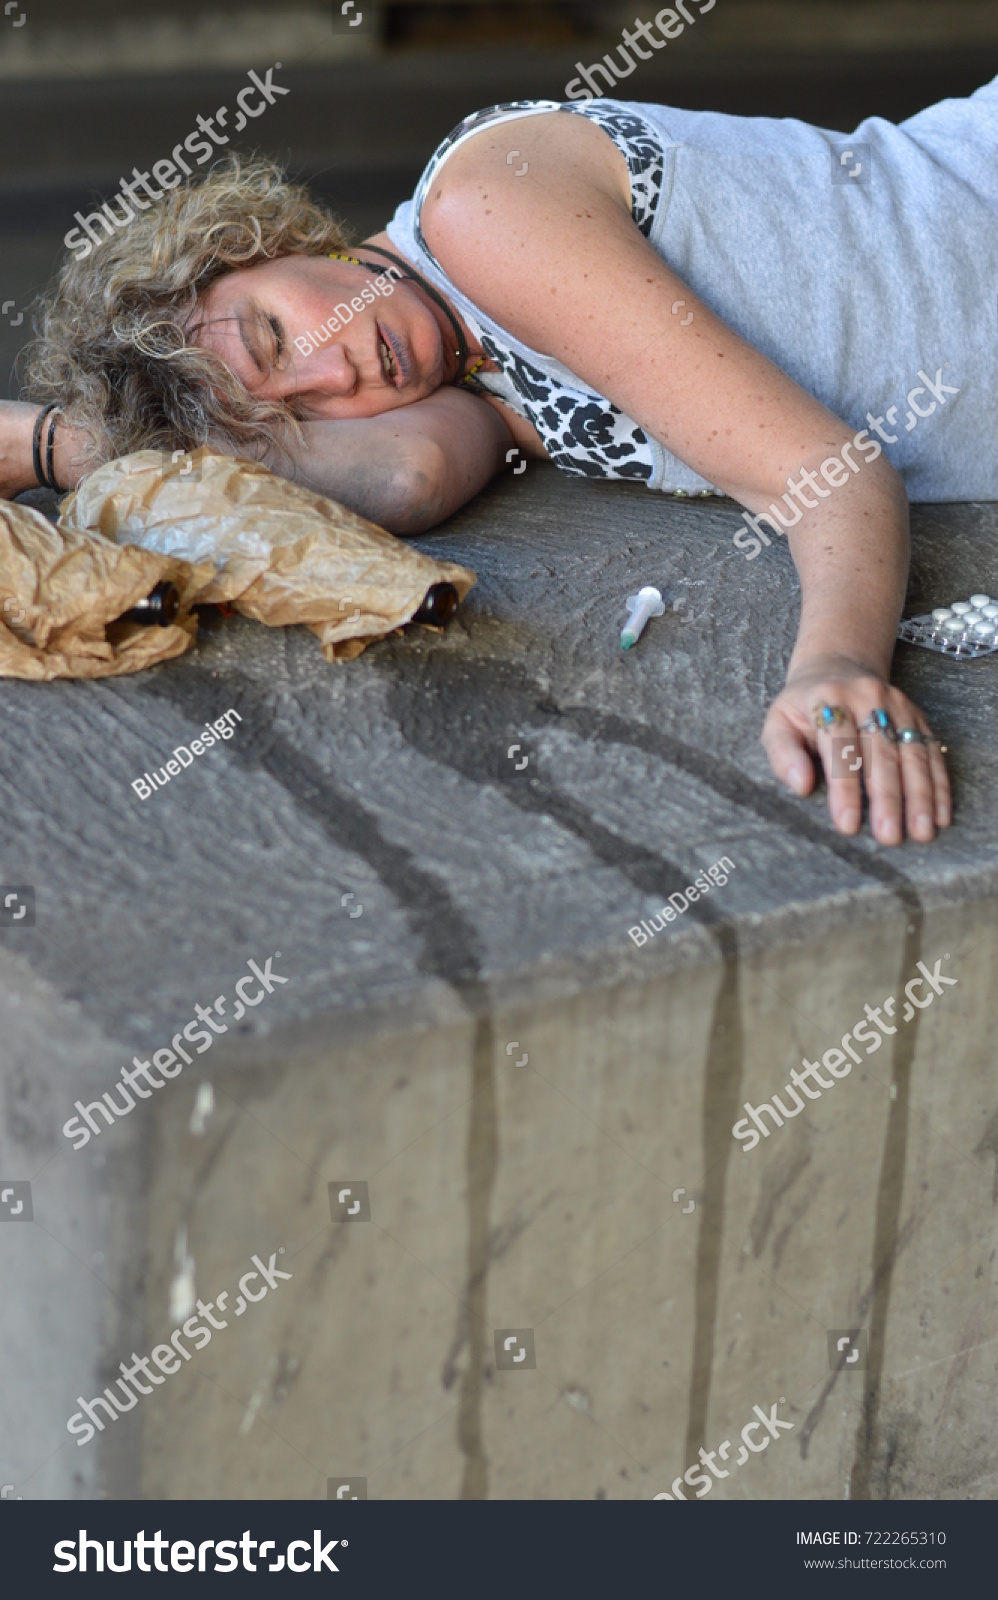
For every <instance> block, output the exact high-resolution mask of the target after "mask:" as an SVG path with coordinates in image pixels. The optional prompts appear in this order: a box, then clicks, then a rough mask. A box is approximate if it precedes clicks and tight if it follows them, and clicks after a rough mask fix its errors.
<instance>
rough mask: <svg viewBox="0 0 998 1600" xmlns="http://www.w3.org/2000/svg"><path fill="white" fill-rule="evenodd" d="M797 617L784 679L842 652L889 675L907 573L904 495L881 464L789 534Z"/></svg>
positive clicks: (900, 484)
mask: <svg viewBox="0 0 998 1600" xmlns="http://www.w3.org/2000/svg"><path fill="white" fill-rule="evenodd" d="M790 549H791V553H792V555H793V558H794V562H795V564H796V566H797V571H798V574H799V576H800V583H801V616H800V626H799V629H798V634H797V642H796V644H795V646H794V650H793V654H792V656H791V659H790V666H789V670H788V674H787V676H788V680H789V679H792V678H793V676H794V674H795V672H797V671H799V670H800V669H801V668H802V667H803V666H804V665H805V664H814V663H816V662H818V661H832V660H835V659H841V658H845V659H846V660H848V661H851V662H857V663H861V664H862V665H863V666H865V667H867V668H869V670H870V671H871V672H872V673H875V674H876V675H877V676H879V677H882V678H887V677H888V676H889V673H890V664H891V657H892V655H893V653H894V643H895V638H896V636H897V625H898V620H899V618H900V616H901V610H902V607H903V604H904V595H905V586H906V583H907V577H908V558H909V537H908V499H907V496H906V494H905V489H904V484H903V482H902V480H901V478H900V476H899V474H898V473H896V472H895V471H894V470H893V469H892V468H891V467H889V466H888V465H887V464H886V462H884V461H878V462H876V463H874V464H873V465H872V466H864V468H863V470H862V472H861V473H860V474H859V475H858V476H857V477H856V478H854V479H852V480H850V482H849V483H847V484H843V485H842V487H841V488H838V489H835V490H834V491H832V493H831V494H830V496H829V498H828V499H827V500H823V501H820V502H819V505H818V506H817V507H816V508H815V509H813V510H807V511H805V514H804V517H803V519H802V521H801V522H800V523H799V524H798V525H797V527H796V528H795V529H794V530H793V531H792V532H791V534H790Z"/></svg>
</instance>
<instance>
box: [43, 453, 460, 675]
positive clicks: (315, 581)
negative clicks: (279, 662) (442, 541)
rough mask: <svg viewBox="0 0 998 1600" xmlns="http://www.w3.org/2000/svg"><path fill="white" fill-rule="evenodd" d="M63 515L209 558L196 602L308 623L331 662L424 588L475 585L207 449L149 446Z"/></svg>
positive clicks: (166, 549) (80, 495) (111, 533)
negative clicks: (173, 455) (171, 457)
mask: <svg viewBox="0 0 998 1600" xmlns="http://www.w3.org/2000/svg"><path fill="white" fill-rule="evenodd" d="M60 523H61V525H62V526H64V527H67V528H72V529H76V530H79V531H82V530H93V531H94V532H100V533H101V534H103V535H104V536H105V537H106V538H108V539H113V540H114V541H115V542H116V543H118V544H129V545H141V546H142V548H143V549H144V550H146V551H157V552H158V553H159V554H160V555H162V556H172V557H174V558H176V557H180V558H182V559H183V560H184V561H187V562H190V563H191V564H192V565H197V564H200V563H207V562H210V563H212V565H213V569H214V570H213V576H212V577H211V578H210V579H208V581H207V582H206V583H205V584H204V587H203V588H202V589H201V590H200V591H199V592H198V593H197V594H196V595H195V601H194V603H195V604H196V603H198V602H218V601H227V602H228V603H230V604H231V605H233V606H235V608H236V610H237V611H241V612H243V613H244V615H246V616H248V617H253V618H255V619H256V620H257V621H258V622H266V623H268V624H269V625H270V626H272V627H276V626H280V625H281V624H285V623H291V622H302V623H305V624H307V626H308V627H310V628H311V629H312V631H313V633H316V634H318V636H319V639H320V642H321V644H322V653H323V655H324V656H325V658H326V660H327V661H332V660H334V659H340V660H350V659H352V658H353V657H354V656H358V655H360V653H361V651H362V650H364V649H365V648H366V646H367V645H368V644H370V643H372V642H373V641H374V640H375V639H380V638H383V637H384V636H385V634H387V633H391V632H392V630H393V629H395V628H398V627H400V626H401V625H402V623H404V622H408V621H409V619H410V617H411V616H412V615H413V613H414V612H415V611H416V610H418V608H419V606H420V605H421V604H422V601H423V599H424V597H425V595H426V591H427V589H428V588H429V587H430V585H431V584H434V583H452V584H453V585H454V587H455V589H456V590H457V592H458V597H459V599H462V600H463V599H464V597H465V595H466V594H467V593H468V590H469V589H470V588H471V586H472V584H473V583H474V582H475V574H474V573H473V572H470V571H469V570H468V569H467V568H466V567H460V566H457V565H456V564H455V563H454V562H451V561H435V560H433V559H432V558H431V557H430V556H426V555H423V554H422V552H421V551H419V550H416V549H414V548H413V547H412V546H411V545H408V544H405V543H403V542H402V540H400V539H396V538H395V537H394V536H393V535H392V534H390V533H386V532H385V530H384V529H383V528H379V527H378V526H377V525H376V524H375V523H373V522H368V521H366V520H365V518H363V517H360V516H357V515H356V513H355V512H353V511H348V510H347V509H346V507H345V506H341V505H339V504H337V502H336V501H335V500H329V499H327V498H326V497H325V496H324V495H321V494H314V493H313V492H312V491H311V490H309V489H303V488H300V487H299V486H298V485H297V484H293V483H289V482H288V481H287V480H286V479H284V478H279V477H276V476H275V475H274V474H273V473H271V472H269V471H268V470H267V469H266V468H265V467H261V466H258V465H257V464H256V463H254V462H251V461H242V460H239V459H238V458H235V457H232V456H223V455H214V454H212V453H211V452H210V451H208V450H196V451H193V452H192V453H191V455H190V456H188V457H185V458H184V463H183V465H181V463H180V462H179V461H175V462H173V463H170V464H167V465H166V466H164V464H163V456H162V455H161V454H160V453H159V452H158V451H155V450H143V451H137V452H136V453H135V454H134V455H130V456H123V457H122V458H121V459H120V460H118V461H111V462H108V464H107V465H106V466H104V467H100V468H98V470H97V471H96V472H94V473H93V474H92V475H91V476H90V477H89V478H87V479H86V481H85V482H84V483H83V484H82V485H81V486H80V488H79V489H78V490H77V491H76V493H75V494H73V495H71V496H70V497H69V499H68V500H67V501H65V502H64V504H63V506H62V512H61V517H60Z"/></svg>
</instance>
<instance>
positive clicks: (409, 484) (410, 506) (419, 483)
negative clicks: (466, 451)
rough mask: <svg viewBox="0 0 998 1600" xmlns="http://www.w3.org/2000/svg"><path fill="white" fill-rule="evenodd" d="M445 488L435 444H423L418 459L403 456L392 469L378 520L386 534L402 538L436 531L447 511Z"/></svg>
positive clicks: (441, 459) (441, 461) (440, 453)
mask: <svg viewBox="0 0 998 1600" xmlns="http://www.w3.org/2000/svg"><path fill="white" fill-rule="evenodd" d="M445 486H446V459H445V455H444V452H443V450H442V449H441V448H440V447H439V446H438V445H436V444H424V445H423V448H422V449H421V450H420V452H419V454H418V456H413V457H406V458H404V459H402V460H400V461H398V462H397V463H396V464H395V466H394V467H393V469H392V472H391V475H390V477H389V479H388V481H387V483H386V485H385V507H384V511H383V514H382V516H381V517H380V518H379V521H380V522H381V524H382V526H383V527H385V528H387V529H388V531H389V533H396V534H402V535H405V534H415V533H425V532H426V530H427V529H428V528H435V527H436V525H437V523H438V522H442V521H443V519H444V517H445V516H446V515H447V513H448V511H449V509H450V507H449V505H448V501H447V495H446V492H445Z"/></svg>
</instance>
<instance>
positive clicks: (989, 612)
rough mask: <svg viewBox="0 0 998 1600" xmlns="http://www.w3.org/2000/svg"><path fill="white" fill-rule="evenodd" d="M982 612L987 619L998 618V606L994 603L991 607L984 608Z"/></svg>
mask: <svg viewBox="0 0 998 1600" xmlns="http://www.w3.org/2000/svg"><path fill="white" fill-rule="evenodd" d="M982 610H983V612H984V615H985V616H986V617H998V606H996V605H995V604H994V602H993V601H992V603H991V605H989V606H983V607H982Z"/></svg>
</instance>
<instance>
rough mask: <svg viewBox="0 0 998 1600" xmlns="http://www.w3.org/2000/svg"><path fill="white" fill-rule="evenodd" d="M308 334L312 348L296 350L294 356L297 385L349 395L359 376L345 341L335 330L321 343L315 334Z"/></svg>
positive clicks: (336, 394)
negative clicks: (340, 338)
mask: <svg viewBox="0 0 998 1600" xmlns="http://www.w3.org/2000/svg"><path fill="white" fill-rule="evenodd" d="M309 337H310V338H311V340H312V346H313V347H312V349H311V350H310V351H309V352H308V354H307V355H302V354H301V352H300V351H299V353H298V355H297V357H296V360H295V369H294V370H295V377H296V379H297V384H296V387H297V389H298V390H299V391H301V390H303V389H321V390H322V392H323V394H328V395H335V396H336V397H337V399H344V400H346V399H349V398H350V396H351V395H352V394H354V392H355V391H356V389H357V386H358V383H359V381H360V380H359V374H358V371H357V368H356V367H355V366H354V364H353V361H352V360H351V358H350V352H349V350H348V349H347V347H346V345H345V344H343V343H341V342H340V340H338V339H337V337H336V335H335V334H329V336H328V338H327V340H326V342H325V343H324V344H320V343H318V342H317V341H316V339H315V337H314V335H310V336H309Z"/></svg>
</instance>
